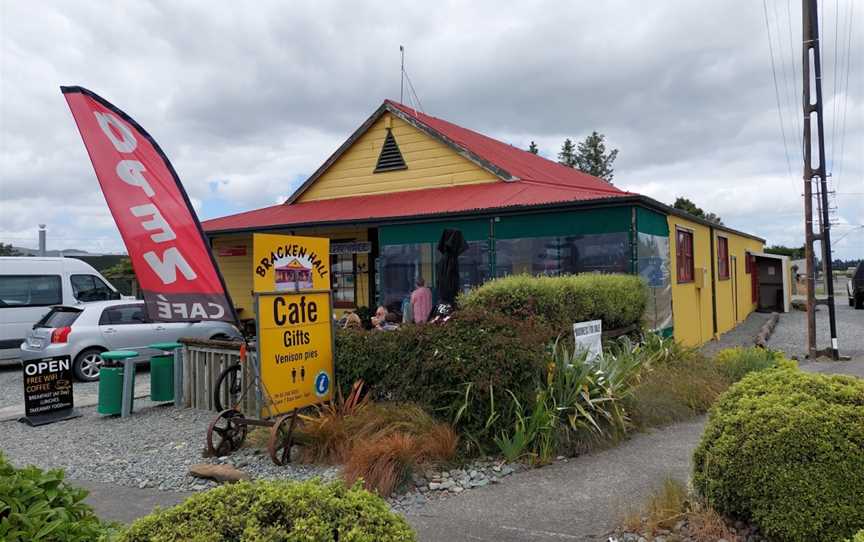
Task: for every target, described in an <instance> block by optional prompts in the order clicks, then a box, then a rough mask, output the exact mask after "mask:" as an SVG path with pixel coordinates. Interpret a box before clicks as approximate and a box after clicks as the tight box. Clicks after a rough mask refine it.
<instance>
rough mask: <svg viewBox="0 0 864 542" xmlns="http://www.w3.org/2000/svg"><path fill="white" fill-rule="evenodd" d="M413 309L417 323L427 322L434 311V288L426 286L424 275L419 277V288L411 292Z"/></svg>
mask: <svg viewBox="0 0 864 542" xmlns="http://www.w3.org/2000/svg"><path fill="white" fill-rule="evenodd" d="M411 310H412V312H413V313H414V323H415V324H422V323H424V322H426V320H428V319H429V313H430V312H432V290H430V289H429V288H427V287H426V281H425V280H423V277H418V278H417V289H416V290H414V291H413V292H411Z"/></svg>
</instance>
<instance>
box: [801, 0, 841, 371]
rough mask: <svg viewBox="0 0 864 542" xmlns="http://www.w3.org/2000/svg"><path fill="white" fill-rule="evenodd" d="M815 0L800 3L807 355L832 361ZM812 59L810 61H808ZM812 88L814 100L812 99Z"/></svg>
mask: <svg viewBox="0 0 864 542" xmlns="http://www.w3.org/2000/svg"><path fill="white" fill-rule="evenodd" d="M816 2H817V0H802V2H801V7H802V21H803V47H802V58H801V65H802V67H803V68H804V78H803V82H804V100H803V101H804V259H805V265H806V273H807V355H808V357H810V358H814V357H817V356H819V355H821V354H824V353H828V352H829V351H830V353H831V358H832V359H835V360H836V359H839V358H840V353H839V350H838V344H837V322H836V320H835V313H834V276H833V272H832V269H831V224H830V222H829V220H828V182H827V180H826V178H825V130H824V125H823V119H822V63H821V59H820V44H819V18H818V11H817V6H816ZM811 57H812V59H811ZM811 60H812V64H813V70H812V72H813V73H812V76H813V80H814V82H813V84H812V86H813V87H814V88H815V91H816V97H815V98H816V99H815V101H813V100H812V97H811V92H810V87H811V82H810V77H811V68H810V64H811ZM813 113H816V139H817V148H818V155H819V156H818V158H819V167H817V168H813V143H812V139H811V125H810V122H811V119H810V116H811V114H813ZM816 177H818V178H819V190H818V192H819V198H820V199H819V213H820V214H819V233H818V234H817V233H814V232H813V182H814V180H815V178H816ZM815 241H820V245H821V247H822V268H823V275H824V277H825V292H826V294H827V295H828V297H827V299H818V300H817V299H816V291H815V286H816V280H815V278H816V266H815V263H814V261H813V252H814V251H813V243H814V242H815ZM817 305H827V306H828V323H829V326H830V331H831V347H830V348H829V349H826V350H822V351H820V350H817V349H816V306H817Z"/></svg>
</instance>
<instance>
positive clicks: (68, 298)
mask: <svg viewBox="0 0 864 542" xmlns="http://www.w3.org/2000/svg"><path fill="white" fill-rule="evenodd" d="M120 298H121V295H120V293H119V292H118V291H117V290H116V289H115V288H114V286H112V285H111V284H110V283H109V282H108V281H107V280H105V277H103V276H102V275H100V274H99V272H98V271H96V270H95V269H93V267H91V266H90V265H89V264H88V263H86V262H83V261H81V260H78V259H75V258H27V257H9V256H4V257H0V361H3V362H6V361H14V360H17V359H18V358H19V355H20V351H19V350H18V347H19V346H20V345H21V341H23V340H24V337H25V336H26V335H27V331H28V330H29V329H30V328H31V327H33V324H35V323H36V322H38V321H39V319H40V318H42V317H43V316H45V313H47V312H48V311H49V310H50V309H51V306H52V305H60V304H63V305H83V304H84V303H88V302H91V301H101V300H108V299H120Z"/></svg>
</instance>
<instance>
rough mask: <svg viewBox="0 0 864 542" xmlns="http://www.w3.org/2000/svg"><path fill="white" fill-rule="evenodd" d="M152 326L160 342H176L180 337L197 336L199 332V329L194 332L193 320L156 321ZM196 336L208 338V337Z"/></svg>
mask: <svg viewBox="0 0 864 542" xmlns="http://www.w3.org/2000/svg"><path fill="white" fill-rule="evenodd" d="M153 326H154V328H155V329H156V336H157V337H159V339H158V342H160V343H176V342H177V340H178V339H180V338H181V337H198V335H199V334H200V333H201V332H200V331H198V332H197V333H196V328H195V327H194V326H195V322H157V323H155V324H153ZM198 338H203V339H209V338H210V337H198Z"/></svg>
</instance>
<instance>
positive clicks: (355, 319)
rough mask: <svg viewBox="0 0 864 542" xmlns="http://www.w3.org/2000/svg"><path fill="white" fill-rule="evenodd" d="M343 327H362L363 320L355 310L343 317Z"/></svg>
mask: <svg viewBox="0 0 864 542" xmlns="http://www.w3.org/2000/svg"><path fill="white" fill-rule="evenodd" d="M342 328H343V329H363V322H362V321H361V320H360V317H359V316H357V313H356V312H352V313H350V314H349V315H348V316H346V317H345V323H344V324H343V325H342Z"/></svg>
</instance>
